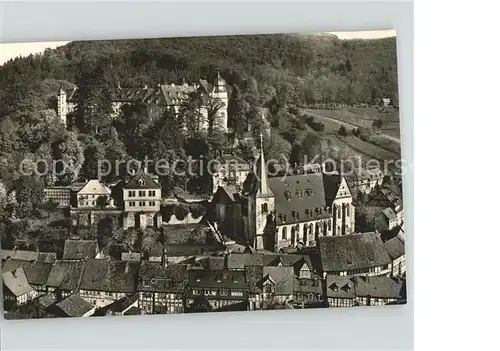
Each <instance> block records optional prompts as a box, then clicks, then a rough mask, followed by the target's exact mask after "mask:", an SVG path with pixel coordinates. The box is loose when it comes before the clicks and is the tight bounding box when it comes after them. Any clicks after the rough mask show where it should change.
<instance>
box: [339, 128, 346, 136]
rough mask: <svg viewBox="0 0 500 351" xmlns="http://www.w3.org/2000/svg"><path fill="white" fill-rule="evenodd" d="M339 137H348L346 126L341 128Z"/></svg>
mask: <svg viewBox="0 0 500 351" xmlns="http://www.w3.org/2000/svg"><path fill="white" fill-rule="evenodd" d="M339 135H342V136H346V135H347V130H346V129H345V127H344V126H340V128H339Z"/></svg>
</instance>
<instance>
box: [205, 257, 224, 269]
mask: <svg viewBox="0 0 500 351" xmlns="http://www.w3.org/2000/svg"><path fill="white" fill-rule="evenodd" d="M207 261H208V262H207V263H208V269H209V270H211V271H221V270H223V269H224V263H225V258H224V257H220V256H210V257H207Z"/></svg>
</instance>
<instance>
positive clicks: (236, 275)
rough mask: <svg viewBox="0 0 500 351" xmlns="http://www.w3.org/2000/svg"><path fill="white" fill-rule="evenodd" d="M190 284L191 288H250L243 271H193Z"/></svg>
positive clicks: (190, 274) (190, 273)
mask: <svg viewBox="0 0 500 351" xmlns="http://www.w3.org/2000/svg"><path fill="white" fill-rule="evenodd" d="M188 284H189V287H191V288H227V289H247V288H248V283H247V282H246V279H245V272H243V271H209V270H191V271H190V272H189V283H188Z"/></svg>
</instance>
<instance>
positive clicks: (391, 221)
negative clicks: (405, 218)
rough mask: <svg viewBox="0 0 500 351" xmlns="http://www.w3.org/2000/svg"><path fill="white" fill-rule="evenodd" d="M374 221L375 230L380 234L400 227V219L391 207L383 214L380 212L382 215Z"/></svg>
mask: <svg viewBox="0 0 500 351" xmlns="http://www.w3.org/2000/svg"><path fill="white" fill-rule="evenodd" d="M374 221H375V224H374V228H375V230H378V231H379V232H384V231H387V230H392V229H394V228H396V226H397V225H398V217H397V215H396V213H395V212H394V210H393V209H392V208H390V207H387V208H385V209H384V210H383V211H382V212H380V214H379V215H378V216H377V217H375V220H374Z"/></svg>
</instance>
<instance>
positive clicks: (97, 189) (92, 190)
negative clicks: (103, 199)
mask: <svg viewBox="0 0 500 351" xmlns="http://www.w3.org/2000/svg"><path fill="white" fill-rule="evenodd" d="M78 193H82V194H96V195H110V194H111V189H110V188H108V186H107V185H106V184H104V183H102V182H100V181H98V180H97V179H91V180H89V181H88V182H87V183H85V185H84V186H83V187H82V188H81V189H80V190H78Z"/></svg>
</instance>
